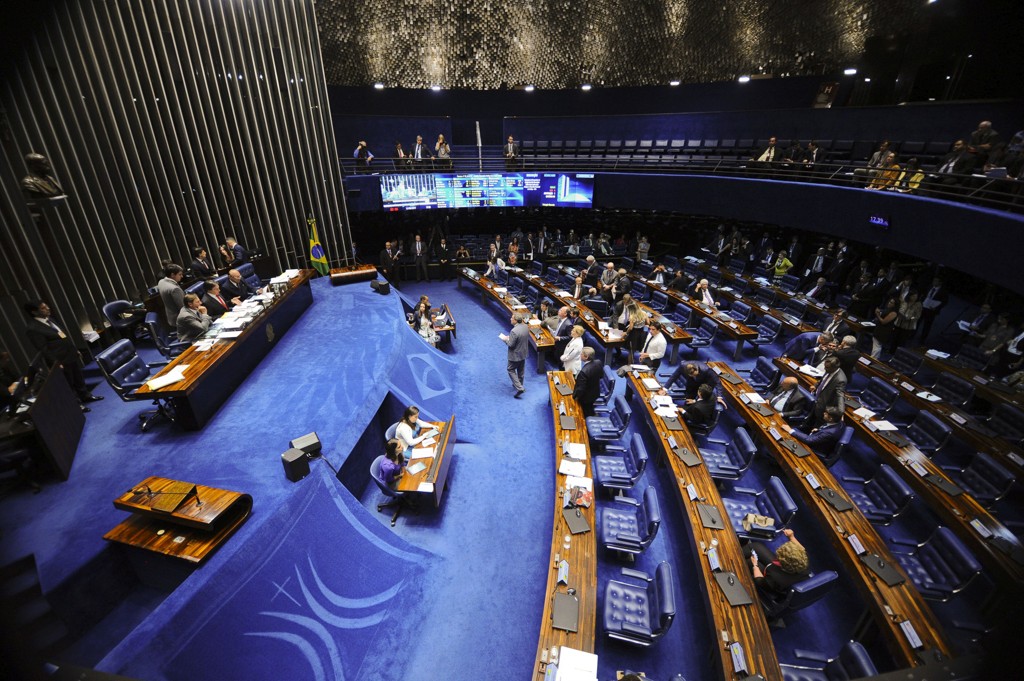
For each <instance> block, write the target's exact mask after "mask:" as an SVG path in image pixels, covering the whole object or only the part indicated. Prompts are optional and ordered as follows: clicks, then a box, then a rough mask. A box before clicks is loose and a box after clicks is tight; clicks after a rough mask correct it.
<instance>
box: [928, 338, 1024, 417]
mask: <svg viewBox="0 0 1024 681" xmlns="http://www.w3.org/2000/svg"><path fill="white" fill-rule="evenodd" d="M916 352H917V354H919V355H921V356H922V357H924V363H925V364H926V365H928V368H929V369H933V370H934V371H938V372H940V373H950V374H953V375H955V376H959V377H960V378H962V379H964V380H965V381H968V382H970V384H971V385H973V386H974V394H975V395H976V396H978V397H980V398H981V399H983V400H985V401H986V402H988V403H989V404H991V405H997V404H1001V403H1004V402H1005V403H1006V404H1009V405H1011V406H1014V407H1017V408H1018V409H1024V393H1019V392H1017V391H1014V390H1009V389H1008V391H1006V392H1004V391H1003V390H999V389H997V388H993V387H992V384H994V383H997V381H996V380H995V379H993V378H991V377H989V376H986V375H985V372H983V371H978V370H977V369H969V368H967V367H965V366H962V365H960V364H958V363H956V362H955V361H953V358H952V357H950V358H949V359H936V358H934V357H930V356H928V354H927V348H920V349H918V350H916Z"/></svg>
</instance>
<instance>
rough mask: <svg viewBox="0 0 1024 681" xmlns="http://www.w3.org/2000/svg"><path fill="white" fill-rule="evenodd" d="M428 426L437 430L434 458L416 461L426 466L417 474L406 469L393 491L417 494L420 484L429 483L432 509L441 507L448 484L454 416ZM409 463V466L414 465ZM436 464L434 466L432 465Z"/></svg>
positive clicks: (432, 422)
mask: <svg viewBox="0 0 1024 681" xmlns="http://www.w3.org/2000/svg"><path fill="white" fill-rule="evenodd" d="M429 423H430V425H431V426H433V427H434V428H436V429H437V436H436V437H435V439H436V440H437V442H435V443H434V447H433V449H434V456H433V458H430V459H416V460H415V461H422V462H423V463H424V464H426V466H427V467H426V468H424V469H423V470H421V471H419V472H418V473H412V474H410V473H409V469H408V467H407V468H406V470H405V472H404V473H403V474H402V477H400V478H399V479H398V483H397V484H396V485H395V489H397V490H398V491H399V492H408V493H417V492H419V486H420V484H421V483H424V482H429V483H430V484H431V485H432V489H431V490H430V491H429V492H419V493H420V494H427V495H429V496H430V497H431V499H432V500H433V502H434V507H435V508H437V507H440V506H441V497H442V495H443V494H444V488H445V485H447V484H448V468H449V467H450V466H451V458H452V448H453V447H454V446H455V414H452V417H451V418H450V419H448V421H447V422H445V421H429ZM415 461H410V462H409V465H412V464H413V463H415ZM435 462H436V464H437V465H436V466H435V465H434V464H435Z"/></svg>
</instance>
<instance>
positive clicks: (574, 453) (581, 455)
mask: <svg viewBox="0 0 1024 681" xmlns="http://www.w3.org/2000/svg"><path fill="white" fill-rule="evenodd" d="M565 455H566V456H568V457H569V458H571V459H576V460H577V461H585V460H586V458H587V446H586V445H585V444H583V443H582V442H570V443H569V449H567V450H566V452H565Z"/></svg>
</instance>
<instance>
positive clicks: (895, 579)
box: [860, 553, 907, 586]
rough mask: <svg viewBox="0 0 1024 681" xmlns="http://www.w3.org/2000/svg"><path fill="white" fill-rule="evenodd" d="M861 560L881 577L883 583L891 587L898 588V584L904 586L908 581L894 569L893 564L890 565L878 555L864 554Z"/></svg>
mask: <svg viewBox="0 0 1024 681" xmlns="http://www.w3.org/2000/svg"><path fill="white" fill-rule="evenodd" d="M860 560H861V562H862V563H864V564H865V565H867V566H868V568H870V569H871V571H872V572H874V573H875V574H876V575H878V576H879V577H881V578H882V581H884V582H885V583H886V584H888V585H889V586H896V585H897V584H902V583H903V582H905V581H907V580H906V578H905V577H904V576H903V575H901V574H900V573H899V572H898V571H897V570H896V569H895V568H893V566H892V563H889V562H888V561H886V560H885V559H884V558H882V557H881V556H879V555H877V554H874V553H862V554H861V556H860Z"/></svg>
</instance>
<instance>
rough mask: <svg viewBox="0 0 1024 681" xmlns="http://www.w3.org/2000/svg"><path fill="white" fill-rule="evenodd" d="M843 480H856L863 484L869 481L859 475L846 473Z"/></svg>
mask: <svg viewBox="0 0 1024 681" xmlns="http://www.w3.org/2000/svg"><path fill="white" fill-rule="evenodd" d="M843 482H856V483H858V484H861V485H863V484H864V483H865V482H867V481H866V480H865V479H864V478H860V477H857V476H856V475H844V476H843Z"/></svg>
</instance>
